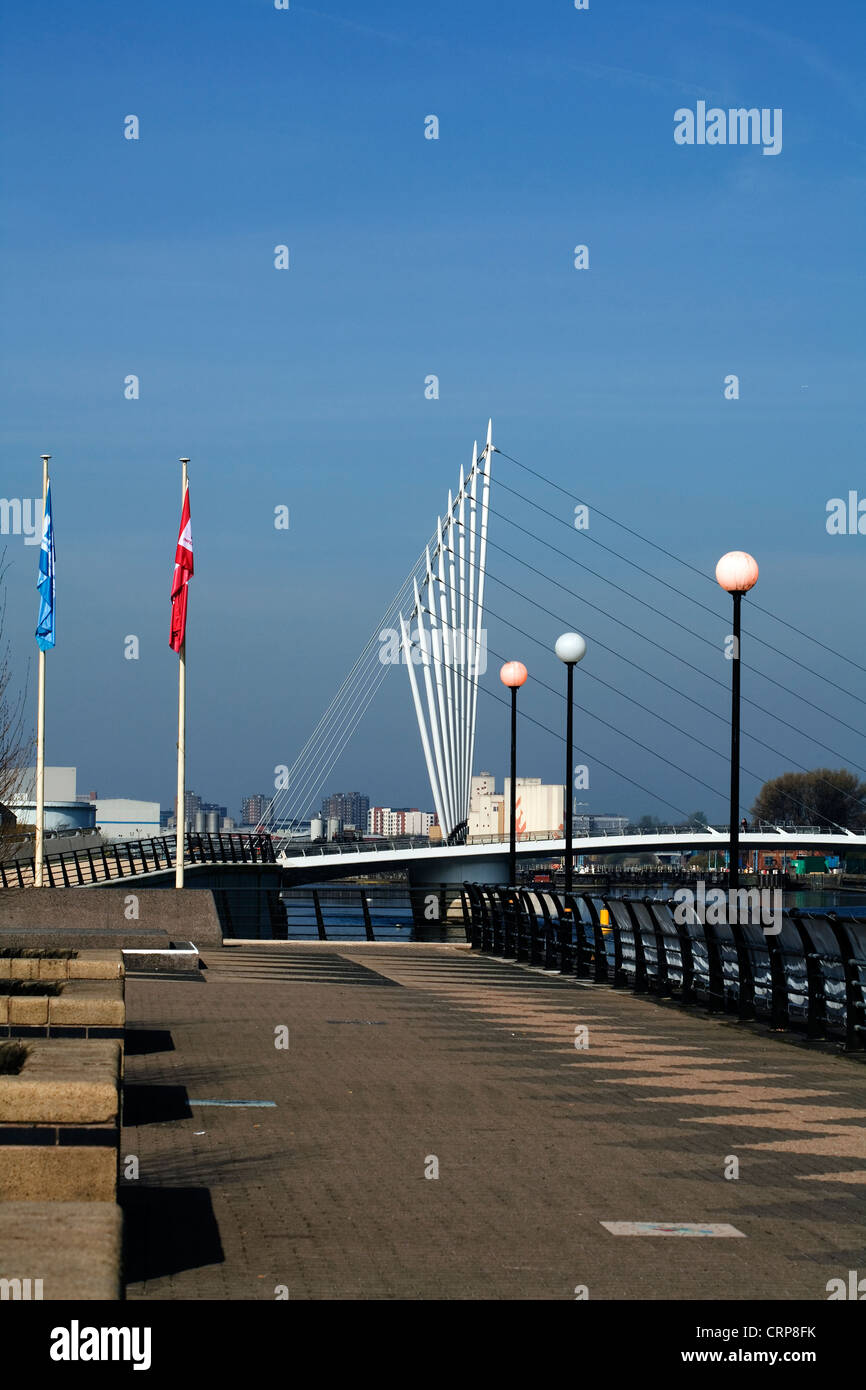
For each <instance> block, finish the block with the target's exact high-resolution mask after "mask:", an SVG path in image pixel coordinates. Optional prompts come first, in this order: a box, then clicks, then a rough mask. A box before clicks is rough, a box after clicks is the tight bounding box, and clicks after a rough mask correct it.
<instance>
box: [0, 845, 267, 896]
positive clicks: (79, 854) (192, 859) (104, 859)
mask: <svg viewBox="0 0 866 1390" xmlns="http://www.w3.org/2000/svg"><path fill="white" fill-rule="evenodd" d="M176 852H177V836H176V835H155V836H153V837H152V838H151V839H146V840H115V841H114V842H113V843H112V844H107V845H96V846H89V847H87V848H85V849H76V850H64V851H63V852H61V853H57V854H46V856H45V860H44V877H43V884H44V886H46V887H49V888H80V887H86V886H87V885H88V884H94V883H106V882H109V881H115V880H118V879H123V878H140V877H141V876H142V875H143V874H153V873H165V872H167V871H168V870H170V869H173V868H174V863H175V854H176ZM274 862H275V855H274V847H273V844H272V842H271V837H270V835H255V834H251V835H244V834H238V833H236V832H233V833H231V834H211V835H208V834H189V835H187V836H186V845H185V853H184V864H186V865H192V864H273V863H274ZM33 881H34V861H33V859H13V860H9V861H7V862H6V863H0V886H2V887H3V888H31V887H32V886H33Z"/></svg>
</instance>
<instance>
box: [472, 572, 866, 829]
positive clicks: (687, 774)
mask: <svg viewBox="0 0 866 1390" xmlns="http://www.w3.org/2000/svg"><path fill="white" fill-rule="evenodd" d="M491 578H492V576H491ZM487 611H488V613H490V615H491V617H494V618H497V619H498V621H501V622H504V623H505V624H506V626H507V627H510V628H512V629H513V630H514V631H515V632H518V633H520V635H521V636H523V637H528V638H529V640H530V641H532V642H535V643H536V644H537V645H538V646H540V647H543V648H544V650H545V651H549V648H548V647H547V646H546V644H545V643H544V642H542V641H541V639H540V638H538V637H533V636H532V634H530V633H528V632H524V631H523V629H522V628H518V627H516V626H515V625H514V624H513V623H510V622H509V621H508V619H504V618H502V617H501V615H499V614H496V613H493V611H492V609H490V607H489V606H488V609H487ZM487 650H488V651H489V652H491V653H492V655H493V656H495V657H496V658H497V660H499V661H507V660H508V659H509V658H507V657H506V656H504V654H503V653H502V652H497V651H494V649H493V648H492V647H490V646H488V648H487ZM583 674H584V675H590V672H588V671H585V672H584V673H583ZM594 679H599V678H598V677H594ZM532 680H533V684H535V685H539V686H541V688H542V689H544V690H548V691H550V693H551V694H553V695H556V696H557V698H558V699H560V700H562V701H565V698H566V697H565V695H564V694H563V692H562V691H561V690H558V689H557V688H556V687H555V686H552V685H549V684H548V683H547V681H543V680H541V679H540V677H538V676H533V678H532ZM601 684H603V685H605V686H608V689H610V690H613V691H614V692H615V693H616V694H624V692H622V691H619V690H617V688H616V686H609V685H608V682H607V681H602V682H601ZM625 698H626V699H629V700H631V696H625ZM503 703H507V702H503ZM632 703H633V704H636V705H638V707H639V708H641V709H644V710H647V712H648V713H650V714H652V713H653V711H652V710H649V709H648V707H647V706H645V705H641V704H640V702H639V701H637V700H632ZM575 706H576V708H577V709H579V710H580V712H581V713H582V714H585V715H588V716H589V718H590V719H595V720H596V721H597V722H598V723H599V724H603V725H604V726H605V728H607V729H610V730H611V731H612V732H613V733H615V734H616V735H617V736H618V737H620V738H625V739H628V740H629V742H630V743H633V744H635V746H636V747H638V748H640V749H641V750H642V751H643V752H644V753H649V754H650V756H651V757H654V758H658V759H659V761H660V762H664V763H667V765H668V766H669V767H672V768H673V769H674V771H676V772H679V773H681V774H682V775H683V776H684V777H688V778H690V779H691V780H692V781H693V782H697V783H699V784H700V786H702V787H704V788H705V790H706V791H709V792H711V793H712V794H713V796H717V797H720V798H722V799H724V797H725V793H724V792H722V791H720V790H719V789H718V788H717V787H713V786H711V785H710V783H709V782H705V781H704V780H703V778H701V777H698V776H697V775H696V774H695V773H693V772H689V771H688V770H687V769H686V768H684V767H680V766H679V764H678V763H674V762H672V761H671V759H670V758H666V757H665V756H664V754H662V753H658V752H657V751H656V750H655V749H654V748H650V747H649V746H648V745H647V744H645V743H642V742H641V741H640V739H636V738H634V736H633V735H632V734H627V733H626V732H625V731H624V730H623V729H620V728H618V727H617V726H616V725H615V724H611V723H610V722H609V721H608V720H606V719H603V718H602V717H601V715H598V714H595V713H594V712H593V711H592V710H589V709H587V708H586V706H585V705H580V704H578V703H577V701H575ZM709 712H710V713H712V711H709ZM521 713H522V711H521V710H520V709H518V715H520V714H521ZM657 717H658V718H660V719H662V720H663V722H664V723H665V724H668V725H670V727H671V728H673V729H676V728H677V726H676V725H674V724H671V722H670V720H667V719H664V718H663V716H661V715H659V716H657ZM719 718H721V716H719ZM723 722H724V721H723ZM543 727H546V726H543ZM677 732H679V733H682V732H684V731H683V730H679V729H678V730H677ZM686 737H687V738H690V739H691V740H692V741H693V742H695V743H697V744H698V745H699V746H700V747H702V748H704V749H706V750H707V751H708V752H710V753H713V754H714V755H715V756H716V757H720V758H722V759H723V760H725V761H726V755H725V754H724V753H720V752H719V750H718V749H716V748H713V746H712V745H711V744H708V743H704V741H703V740H702V739H698V738H696V737H695V736H694V735H692V734H686ZM755 741H756V742H760V741H761V740H755ZM764 746H766V747H769V745H764ZM770 751H772V752H776V751H777V750H774V749H771V750H770ZM778 756H780V757H782V756H784V755H783V754H779V755H778ZM603 766H606V764H603ZM741 767H742V771H743V772H745V773H746V775H747V776H749V777H752V778H754V780H755V781H756V782H758V783H760V784H761V785H763V783H764V782H765V781H766V778H765V777H762V776H761V775H760V774H759V773H757V772H754V771H752V769H751V768H748V767H745V766H744V765H742V764H741ZM611 770H613V771H617V770H616V769H611ZM801 770H802V771H804V772H805V771H807V770H808V769H806V768H801ZM623 775H624V774H623V773H620V772H618V771H617V776H623ZM820 780H821V782H822V784H823V785H825V786H828V787H831V788H833V790H838V788H836V787H834V786H833V783H832V782H827V780H826V778H821V779H820ZM651 795H656V794H655V793H651ZM783 795H784V797H785V799H786V800H788V801H790V802H791V804H792V805H793V806H797V807H798V808H799V809H800V810H801V811H806V812H807V813H808V814H809V815H814V814H817V813H816V812H814V811H813V810H812V808H810V807H809V806H807V805H806V803H805V802H804V801H801V800H800V799H799V798H798V797H796V796H794V794H793V793H792V792H783ZM661 799H663V798H661ZM848 799H849V800H851V801H853V802H856V803H857V805H860V806H866V801H864V800H863V799H862V798H860V797H854V796H850V797H848ZM666 804H667V805H670V804H671V803H670V802H668V803H666ZM740 810H746V811H749V808H748V807H745V806H742V805H741V806H740ZM822 819H823V820H826V821H827V824H828V825H832V826H835V828H836V829H837V830H845V828H846V827H845V826H842V825H840V824H839V823H838V821H834V820H833V819H832V818H831V817H829V816H822Z"/></svg>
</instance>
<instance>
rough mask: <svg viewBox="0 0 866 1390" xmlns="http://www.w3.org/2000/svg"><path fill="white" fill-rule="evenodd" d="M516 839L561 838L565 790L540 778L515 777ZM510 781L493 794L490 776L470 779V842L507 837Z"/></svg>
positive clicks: (494, 786) (508, 778)
mask: <svg viewBox="0 0 866 1390" xmlns="http://www.w3.org/2000/svg"><path fill="white" fill-rule="evenodd" d="M516 793H517V796H516V812H517V834H518V835H539V836H541V835H550V836H555V835H561V834H562V829H563V813H564V807H565V787H564V786H563V785H561V784H557V783H544V782H542V780H541V778H540V777H518V778H517V786H516ZM510 798H511V779H510V777H506V779H505V787H504V790H503V791H501V792H497V791H496V782H495V778H494V777H493V774H492V773H490V772H482V773H479V775H478V776H477V777H473V778H472V783H471V790H470V798H469V831H468V833H469V838H470V839H473V838H476V837H477V838H487V837H489V836H491V835H507V834H508V832H509V829H510V824H511V815H510V812H511V801H510Z"/></svg>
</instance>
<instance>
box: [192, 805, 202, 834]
mask: <svg viewBox="0 0 866 1390" xmlns="http://www.w3.org/2000/svg"><path fill="white" fill-rule="evenodd" d="M194 830H195V833H196V835H203V834H204V811H196V813H195V825H194Z"/></svg>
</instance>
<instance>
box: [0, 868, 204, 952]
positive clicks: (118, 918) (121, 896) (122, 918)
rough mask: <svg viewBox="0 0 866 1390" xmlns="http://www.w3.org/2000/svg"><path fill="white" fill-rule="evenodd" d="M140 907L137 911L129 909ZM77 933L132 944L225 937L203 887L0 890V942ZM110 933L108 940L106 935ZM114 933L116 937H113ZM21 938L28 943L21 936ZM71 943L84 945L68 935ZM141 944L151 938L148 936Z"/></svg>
mask: <svg viewBox="0 0 866 1390" xmlns="http://www.w3.org/2000/svg"><path fill="white" fill-rule="evenodd" d="M132 912H137V914H138V915H137V917H135V916H129V915H128V914H129V913H132ZM52 932H53V933H62V937H63V938H64V939H65V938H67V937H69V938H71V937H72V935H73V934H74V933H80V934H81V935H82V936H83V937H85V936H86V937H88V938H92V939H93V942H94V944H98V943H100V942H103V941H104V942H105V944H106V945H108V944H112V945H118V946H122V945H124V944H126V945H130V946H131V945H132V944H133V939H134V941H135V944H138V939H139V938H153V939H154V942H157V941H159V940H160V938H163V937H164V938H166V940H172V941H193V942H195V944H196V946H207V945H214V944H219V943H220V942H221V941H222V931H221V929H220V922H219V917H218V916H217V911H216V907H215V905H214V898H213V893H211V892H209V891H208V890H207V889H203V888H183V889H180V890H178V889H176V888H142V887H140V886H139V885H137V884H135V883H126V884H123V883H121V884H118V885H117V887H111V888H108V887H105V888H6V889H3V890H0V938H2V940H0V944H2V945H16V944H19V943H18V941H17V939H16V940H14V941H13V940H12V937H13V936H15V937H16V938H17V937H18V936H21V937H22V939H23V938H28V939H29V938H33V939H32V940H29V944H31V945H33V944H46V945H48V944H54V942H48V941H47V939H46V940H45V941H44V942H41V943H40V942H39V937H40V934H43V935H44V936H45V937H46V938H47V936H48V935H49V934H50V933H52ZM109 937H110V938H112V940H111V941H110V942H109V940H108V938H109ZM114 937H116V938H117V940H116V941H115V940H113V938H114ZM22 944H26V943H25V942H23V940H22ZM69 944H70V945H75V944H78V945H84V944H85V942H84V941H83V940H82V941H80V942H78V943H76V942H73V941H72V940H70V941H69ZM142 944H147V943H145V942H144V941H143V942H142Z"/></svg>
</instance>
